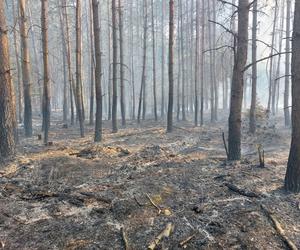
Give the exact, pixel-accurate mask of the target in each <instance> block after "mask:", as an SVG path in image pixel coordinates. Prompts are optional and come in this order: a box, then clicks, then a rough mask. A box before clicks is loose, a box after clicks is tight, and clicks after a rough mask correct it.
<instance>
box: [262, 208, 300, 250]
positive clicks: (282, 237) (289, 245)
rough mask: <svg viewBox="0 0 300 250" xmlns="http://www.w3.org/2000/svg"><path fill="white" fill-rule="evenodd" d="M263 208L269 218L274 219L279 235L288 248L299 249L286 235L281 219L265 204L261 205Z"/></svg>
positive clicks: (274, 225)
mask: <svg viewBox="0 0 300 250" xmlns="http://www.w3.org/2000/svg"><path fill="white" fill-rule="evenodd" d="M260 207H261V209H262V210H263V212H264V213H265V214H266V216H267V217H268V218H269V220H271V221H272V224H273V227H274V229H275V230H276V232H277V233H278V235H279V236H280V238H281V239H282V241H283V242H284V243H285V244H286V246H287V247H288V249H291V250H298V248H297V247H296V245H295V244H294V243H293V242H292V241H291V240H290V239H289V238H288V237H287V236H286V235H285V232H284V229H283V228H282V226H281V224H280V223H279V221H278V220H277V219H276V218H275V216H274V215H273V213H272V212H271V211H270V210H269V209H268V208H267V207H265V206H264V205H262V204H261V205H260Z"/></svg>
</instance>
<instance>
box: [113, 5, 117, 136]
mask: <svg viewBox="0 0 300 250" xmlns="http://www.w3.org/2000/svg"><path fill="white" fill-rule="evenodd" d="M112 30H113V32H112V36H113V38H112V40H113V41H112V42H113V70H112V71H113V72H112V74H113V84H112V85H113V93H112V94H113V98H112V132H113V133H117V132H118V126H117V110H118V86H117V57H118V51H117V50H118V45H117V43H118V41H117V10H116V0H112Z"/></svg>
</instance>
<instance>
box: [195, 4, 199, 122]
mask: <svg viewBox="0 0 300 250" xmlns="http://www.w3.org/2000/svg"><path fill="white" fill-rule="evenodd" d="M199 41H200V0H196V46H195V49H196V51H195V52H196V60H195V119H194V125H195V126H198V110H199V107H198V106H199V104H198V94H199V93H198V84H199V45H200V44H199Z"/></svg>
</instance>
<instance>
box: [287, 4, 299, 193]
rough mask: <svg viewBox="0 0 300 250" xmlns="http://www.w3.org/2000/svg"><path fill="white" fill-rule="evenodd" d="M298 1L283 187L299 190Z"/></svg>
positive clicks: (293, 190)
mask: <svg viewBox="0 0 300 250" xmlns="http://www.w3.org/2000/svg"><path fill="white" fill-rule="evenodd" d="M299 34H300V2H299V1H296V2H295V17H294V33H293V40H292V75H293V77H292V102H293V107H292V144H291V150H290V156H289V161H288V167H287V172H286V176H285V188H286V190H288V191H292V192H300V98H299V96H300V70H299V69H300V35H299Z"/></svg>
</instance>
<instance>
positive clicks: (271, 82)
mask: <svg viewBox="0 0 300 250" xmlns="http://www.w3.org/2000/svg"><path fill="white" fill-rule="evenodd" d="M277 18H278V3H277V1H276V2H275V11H274V21H273V31H272V42H271V53H270V55H272V54H273V53H274V45H275V32H276V24H277ZM273 91H274V58H273V57H271V58H270V68H269V98H268V112H271V104H272V94H273Z"/></svg>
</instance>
